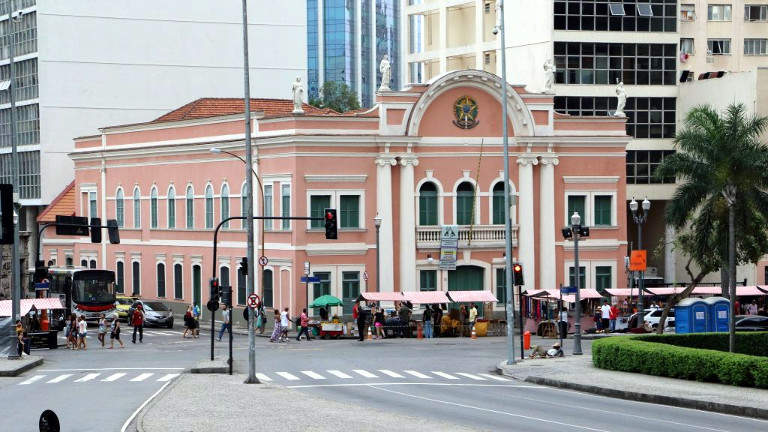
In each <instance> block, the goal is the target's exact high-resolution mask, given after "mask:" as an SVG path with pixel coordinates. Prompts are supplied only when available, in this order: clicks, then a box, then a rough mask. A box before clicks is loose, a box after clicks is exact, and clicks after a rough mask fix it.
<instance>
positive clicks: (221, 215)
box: [219, 182, 232, 230]
mask: <svg viewBox="0 0 768 432" xmlns="http://www.w3.org/2000/svg"><path fill="white" fill-rule="evenodd" d="M224 188H226V192H227V195H226V202H227V214H226V215H224V199H225V196H224ZM231 199H232V193H231V190H230V188H229V183H227V182H223V183H222V184H221V189H219V221H223V220H224V219H226V218H229V217H230V216H232V201H231ZM225 216H226V217H225ZM231 225H232V224H231V223H229V222H226V223H225V224H224V225H222V226H221V229H223V230H228V229H229V228H230V226H231Z"/></svg>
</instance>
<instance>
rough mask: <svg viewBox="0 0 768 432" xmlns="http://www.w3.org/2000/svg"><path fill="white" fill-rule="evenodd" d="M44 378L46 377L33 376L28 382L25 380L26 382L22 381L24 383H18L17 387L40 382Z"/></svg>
mask: <svg viewBox="0 0 768 432" xmlns="http://www.w3.org/2000/svg"><path fill="white" fill-rule="evenodd" d="M45 377H46V375H37V376H33V377H32V378H30V379H28V380H26V381H24V382H20V383H19V385H27V384H32V383H33V382H35V381H40V380H41V379H43V378H45Z"/></svg>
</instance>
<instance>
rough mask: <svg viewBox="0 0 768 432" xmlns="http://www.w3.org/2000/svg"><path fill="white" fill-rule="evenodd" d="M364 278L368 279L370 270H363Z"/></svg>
mask: <svg viewBox="0 0 768 432" xmlns="http://www.w3.org/2000/svg"><path fill="white" fill-rule="evenodd" d="M363 280H368V272H367V271H364V272H363Z"/></svg>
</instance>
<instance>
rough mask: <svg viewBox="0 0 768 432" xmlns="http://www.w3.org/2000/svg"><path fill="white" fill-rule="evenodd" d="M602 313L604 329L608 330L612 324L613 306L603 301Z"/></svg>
mask: <svg viewBox="0 0 768 432" xmlns="http://www.w3.org/2000/svg"><path fill="white" fill-rule="evenodd" d="M600 315H601V318H602V321H603V331H604V332H608V331H609V330H610V325H611V307H610V306H608V302H607V301H605V300H604V301H603V306H602V307H600Z"/></svg>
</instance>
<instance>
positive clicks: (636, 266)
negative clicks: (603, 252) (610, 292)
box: [629, 250, 646, 271]
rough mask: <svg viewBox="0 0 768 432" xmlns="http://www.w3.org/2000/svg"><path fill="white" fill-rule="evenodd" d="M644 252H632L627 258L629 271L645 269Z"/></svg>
mask: <svg viewBox="0 0 768 432" xmlns="http://www.w3.org/2000/svg"><path fill="white" fill-rule="evenodd" d="M645 258H646V251H645V250H633V251H632V255H630V256H629V269H630V270H631V271H645V269H646V261H645Z"/></svg>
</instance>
